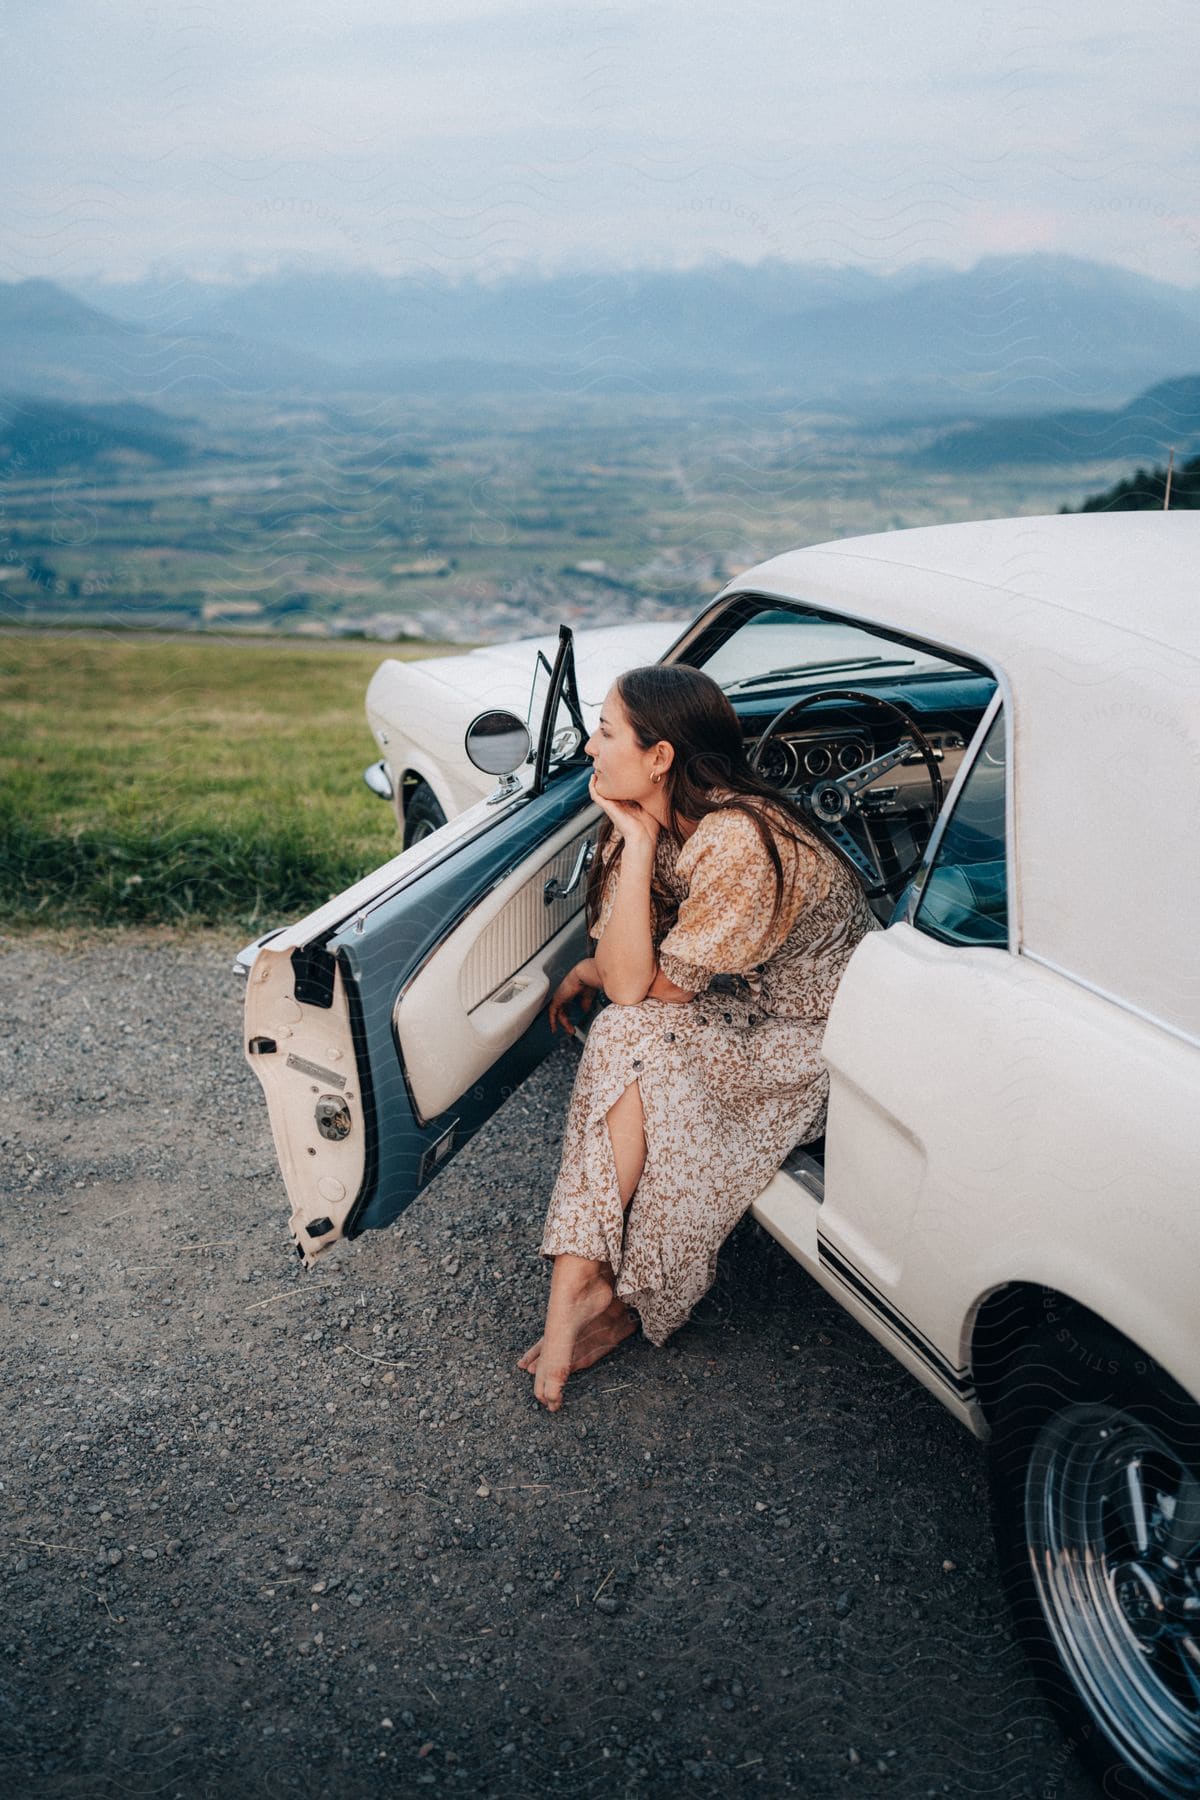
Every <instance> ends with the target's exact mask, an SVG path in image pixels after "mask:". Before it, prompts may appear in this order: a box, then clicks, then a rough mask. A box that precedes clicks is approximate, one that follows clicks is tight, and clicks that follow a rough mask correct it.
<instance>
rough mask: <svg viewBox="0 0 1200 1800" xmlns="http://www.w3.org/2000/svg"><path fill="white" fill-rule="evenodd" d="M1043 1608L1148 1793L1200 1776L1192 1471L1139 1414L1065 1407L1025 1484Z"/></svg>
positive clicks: (1198, 1561) (1199, 1505) (1198, 1588)
mask: <svg viewBox="0 0 1200 1800" xmlns="http://www.w3.org/2000/svg"><path fill="white" fill-rule="evenodd" d="M1025 1528H1026V1542H1027V1544H1028V1546H1029V1555H1030V1562H1031V1568H1032V1572H1033V1579H1034V1583H1035V1586H1036V1588H1037V1593H1038V1598H1039V1600H1040V1601H1041V1605H1042V1610H1043V1612H1044V1614H1045V1616H1046V1620H1047V1623H1048V1625H1049V1627H1050V1631H1051V1633H1052V1635H1053V1638H1054V1641H1055V1645H1056V1647H1057V1649H1058V1653H1059V1655H1060V1657H1061V1658H1062V1661H1063V1663H1064V1665H1065V1667H1066V1669H1067V1671H1068V1673H1069V1674H1070V1676H1071V1679H1072V1681H1073V1682H1074V1684H1075V1687H1076V1688H1077V1689H1078V1691H1079V1693H1080V1695H1081V1696H1082V1698H1083V1701H1084V1703H1085V1705H1086V1706H1087V1708H1088V1710H1089V1712H1090V1713H1091V1715H1092V1717H1093V1718H1094V1720H1095V1721H1096V1724H1097V1725H1098V1726H1099V1727H1100V1729H1101V1731H1103V1733H1104V1734H1105V1736H1106V1737H1107V1738H1108V1740H1109V1742H1110V1743H1111V1744H1112V1745H1113V1746H1114V1748H1115V1749H1116V1750H1117V1751H1118V1752H1119V1753H1120V1755H1121V1756H1122V1757H1123V1758H1124V1759H1125V1761H1126V1762H1127V1763H1128V1764H1129V1766H1130V1768H1132V1769H1134V1770H1135V1771H1136V1772H1137V1773H1138V1775H1140V1776H1141V1778H1142V1780H1143V1781H1144V1782H1145V1783H1146V1785H1147V1786H1148V1787H1150V1788H1151V1789H1152V1791H1153V1792H1155V1793H1158V1794H1162V1795H1164V1796H1167V1797H1168V1800H1191V1797H1192V1796H1194V1795H1195V1794H1196V1791H1197V1783H1198V1781H1200V1476H1198V1475H1197V1473H1196V1472H1195V1471H1194V1470H1192V1469H1190V1468H1188V1467H1187V1466H1186V1465H1185V1464H1184V1463H1183V1462H1182V1461H1181V1460H1180V1458H1179V1456H1178V1454H1177V1453H1176V1452H1175V1451H1174V1450H1173V1449H1172V1448H1171V1446H1170V1445H1169V1444H1168V1443H1167V1442H1166V1440H1165V1439H1164V1438H1163V1437H1162V1436H1161V1435H1160V1434H1159V1433H1158V1432H1157V1431H1156V1430H1155V1429H1154V1428H1153V1426H1151V1425H1149V1424H1148V1423H1146V1422H1145V1421H1144V1420H1142V1419H1138V1418H1135V1417H1133V1416H1132V1415H1131V1414H1129V1413H1125V1412H1121V1411H1119V1410H1117V1409H1116V1408H1114V1407H1111V1406H1101V1405H1087V1406H1072V1407H1068V1408H1066V1409H1065V1410H1064V1411H1063V1412H1061V1413H1058V1414H1056V1415H1055V1416H1054V1418H1052V1419H1050V1420H1048V1421H1047V1423H1046V1424H1045V1425H1044V1426H1043V1427H1042V1430H1041V1432H1040V1433H1039V1435H1038V1438H1037V1441H1036V1443H1035V1445H1034V1448H1033V1454H1032V1456H1031V1457H1030V1462H1029V1469H1028V1473H1027V1476H1026V1483H1025Z"/></svg>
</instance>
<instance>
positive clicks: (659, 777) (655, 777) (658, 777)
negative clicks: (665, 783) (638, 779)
mask: <svg viewBox="0 0 1200 1800" xmlns="http://www.w3.org/2000/svg"><path fill="white" fill-rule="evenodd" d="M650 779H651V781H654V782H659V781H661V780H662V776H661V775H652V776H651V777H650Z"/></svg>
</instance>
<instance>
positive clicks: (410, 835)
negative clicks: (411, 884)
mask: <svg viewBox="0 0 1200 1800" xmlns="http://www.w3.org/2000/svg"><path fill="white" fill-rule="evenodd" d="M445 823H446V815H445V813H444V812H443V811H442V808H441V802H440V801H439V800H438V797H437V795H436V794H435V793H434V791H433V789H432V788H431V787H430V785H429V783H428V782H427V781H418V783H417V785H416V787H415V788H414V789H413V791H412V793H411V794H410V795H409V797H408V805H407V806H406V807H405V809H404V848H405V849H406V850H410V849H411V848H412V846H413V845H414V844H419V843H420V841H421V839H422V838H427V837H428V836H429V834H430V832H431V831H436V830H437V828H438V826H439V825H444V824H445Z"/></svg>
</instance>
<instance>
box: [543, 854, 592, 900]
mask: <svg viewBox="0 0 1200 1800" xmlns="http://www.w3.org/2000/svg"><path fill="white" fill-rule="evenodd" d="M595 854H596V845H595V843H594V841H593V840H592V839H591V838H589V839H588V841H587V843H586V844H583V845H582V846H581V847H580V851H579V855H578V856H577V857H576V858H575V867H574V868H573V869H572V870H571V874H570V877H569V879H568V880H567V881H565V882H560V881H559V879H558V876H557V875H551V877H550V879H549V881H548V882H547V883H546V885H545V887H544V888H543V889H542V898H543V900H544V901H545V902H546V905H547V906H552V905H553V903H554V902H555V901H556V900H565V899H566V897H567V895H568V894H573V893H574V892H575V889H576V888H577V887H578V886H579V883H580V882H581V881H582V880H583V872H584V870H585V869H588V868H590V867H591V863H592V857H593V856H594V855H595Z"/></svg>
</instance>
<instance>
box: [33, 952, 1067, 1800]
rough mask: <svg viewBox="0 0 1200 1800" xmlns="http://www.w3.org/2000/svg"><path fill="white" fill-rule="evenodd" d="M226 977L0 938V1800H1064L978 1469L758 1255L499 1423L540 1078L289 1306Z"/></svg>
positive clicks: (915, 1399) (509, 1367)
mask: <svg viewBox="0 0 1200 1800" xmlns="http://www.w3.org/2000/svg"><path fill="white" fill-rule="evenodd" d="M235 947H236V946H235V945H234V944H233V943H232V942H229V943H226V942H225V941H224V940H222V939H218V938H217V937H205V938H201V939H192V940H185V941H178V942H176V941H173V940H171V939H170V938H169V937H166V936H163V937H154V936H150V937H147V938H145V939H140V940H134V939H131V938H129V937H127V936H120V937H113V938H109V939H101V938H93V939H91V940H85V941H81V942H75V943H71V942H66V941H63V940H56V939H53V938H19V939H17V938H7V939H0V1012H2V1014H3V1026H4V1030H3V1045H2V1050H3V1056H4V1058H5V1063H4V1088H5V1093H6V1102H7V1103H6V1105H5V1107H4V1111H3V1119H2V1121H0V1148H2V1167H3V1174H4V1180H3V1207H4V1210H3V1247H4V1257H3V1270H2V1281H0V1297H2V1304H3V1312H4V1323H5V1327H6V1330H5V1373H6V1376H7V1389H8V1393H7V1399H8V1405H7V1406H6V1408H5V1414H4V1424H3V1433H4V1441H3V1446H2V1455H0V1478H2V1496H0V1497H2V1500H3V1512H2V1514H0V1517H2V1519H3V1533H4V1536H3V1541H2V1542H0V1570H2V1571H3V1577H4V1580H3V1587H2V1592H3V1598H4V1603H3V1612H2V1615H0V1783H2V1784H3V1786H4V1787H5V1788H6V1790H7V1791H8V1792H13V1793H16V1792H22V1793H25V1794H29V1795H54V1796H75V1795H97V1796H100V1795H103V1796H109V1795H113V1796H116V1795H118V1794H119V1795H122V1796H127V1795H134V1796H149V1795H180V1796H186V1797H187V1800H193V1797H194V1796H208V1795H212V1796H222V1797H224V1796H240V1795H263V1796H279V1795H291V1794H301V1795H335V1796H354V1797H355V1800H357V1797H358V1796H371V1795H375V1794H377V1793H378V1794H383V1793H389V1794H394V1793H396V1792H402V1793H406V1792H408V1791H410V1790H417V1789H424V1788H447V1789H449V1790H451V1791H452V1792H459V1793H464V1794H481V1795H486V1794H494V1795H502V1796H508V1795H525V1794H530V1795H533V1794H538V1795H540V1794H563V1795H584V1794H588V1795H590V1794H600V1793H605V1794H607V1793H612V1792H616V1793H622V1794H635V1793H648V1794H657V1793H665V1792H666V1791H667V1790H668V1789H670V1790H671V1791H672V1792H673V1793H679V1794H681V1795H685V1796H686V1795H691V1794H696V1795H704V1794H711V1793H720V1794H730V1795H734V1794H741V1793H743V1792H744V1793H766V1794H777V1793H797V1794H802V1795H809V1796H816V1797H818V1800H819V1797H820V1796H824V1795H834V1794H838V1795H840V1794H842V1793H846V1792H862V1793H874V1792H877V1791H879V1792H886V1793H889V1794H894V1795H913V1796H924V1795H931V1794H957V1795H997V1796H999V1795H1003V1796H1014V1797H1015V1796H1030V1797H1033V1796H1037V1797H1039V1800H1085V1797H1086V1796H1088V1795H1090V1794H1091V1793H1092V1789H1091V1788H1090V1787H1089V1786H1088V1784H1087V1783H1086V1781H1085V1780H1084V1778H1083V1777H1082V1776H1081V1775H1080V1774H1079V1773H1078V1772H1077V1770H1076V1768H1075V1766H1074V1764H1073V1762H1072V1760H1071V1758H1070V1756H1069V1755H1068V1753H1067V1751H1066V1750H1065V1749H1064V1747H1063V1745H1062V1744H1061V1742H1060V1740H1059V1738H1058V1737H1057V1734H1056V1733H1055V1731H1054V1728H1053V1726H1052V1725H1051V1724H1050V1722H1049V1721H1048V1719H1047V1717H1046V1715H1045V1713H1044V1712H1043V1710H1042V1708H1041V1706H1040V1704H1039V1703H1038V1701H1037V1700H1036V1698H1035V1697H1034V1695H1033V1693H1032V1692H1031V1689H1030V1686H1029V1683H1028V1680H1027V1678H1026V1676H1025V1673H1024V1670H1023V1666H1022V1663H1021V1659H1020V1656H1019V1653H1018V1651H1017V1649H1016V1647H1015V1645H1014V1643H1013V1640H1012V1637H1011V1634H1010V1632H1009V1629H1008V1625H1007V1621H1006V1619H1005V1617H1004V1614H1003V1610H1002V1606H1001V1600H1000V1595H999V1592H998V1589H997V1581H996V1574H995V1568H994V1564H993V1558H992V1552H991V1547H990V1540H989V1536H988V1531H987V1527H986V1524H985V1506H984V1484H983V1474H982V1463H981V1455H980V1451H979V1449H978V1447H977V1445H976V1444H975V1442H974V1441H973V1439H972V1438H971V1437H970V1436H969V1435H968V1434H967V1433H966V1432H965V1431H964V1430H963V1429H962V1427H960V1426H959V1425H957V1424H956V1423H955V1422H954V1420H952V1419H951V1418H950V1417H949V1415H948V1414H946V1413H944V1412H943V1411H942V1409H941V1408H940V1407H939V1406H938V1404H937V1403H936V1401H934V1400H933V1399H932V1398H931V1397H930V1396H929V1395H927V1394H926V1393H925V1392H924V1391H923V1390H922V1389H920V1388H919V1387H918V1386H917V1385H916V1384H915V1383H914V1382H913V1381H912V1380H911V1379H910V1378H909V1377H908V1376H907V1375H905V1374H904V1373H903V1371H902V1370H900V1369H899V1368H898V1366H897V1365H896V1364H895V1363H893V1362H892V1360H891V1359H890V1358H889V1357H888V1356H887V1355H886V1353H885V1352H884V1351H883V1350H882V1349H881V1348H879V1347H878V1346H877V1345H876V1344H875V1343H874V1342H873V1341H872V1340H871V1339H870V1338H868V1337H867V1336H866V1335H865V1334H864V1333H863V1332H862V1331H861V1330H860V1329H859V1328H858V1327H857V1326H856V1325H855V1324H854V1323H853V1322H851V1321H850V1320H849V1319H848V1318H847V1317H846V1316H845V1315H844V1314H843V1313H842V1312H841V1311H840V1309H839V1308H838V1307H837V1306H836V1305H835V1304H834V1302H833V1301H832V1300H830V1299H828V1298H827V1297H826V1296H825V1295H824V1294H823V1293H822V1292H821V1290H820V1289H818V1288H817V1287H816V1285H815V1284H814V1283H812V1282H811V1281H810V1280H809V1279H808V1278H807V1277H806V1276H805V1275H804V1274H803V1273H802V1272H801V1271H800V1270H799V1269H798V1268H797V1267H796V1265H795V1264H794V1263H792V1262H791V1261H790V1260H789V1259H788V1258H787V1257H786V1256H785V1255H784V1254H783V1252H782V1251H781V1250H779V1248H778V1247H777V1246H776V1245H775V1244H774V1243H773V1242H772V1241H771V1240H770V1239H769V1238H768V1237H767V1236H766V1234H765V1233H764V1232H762V1231H760V1230H759V1228H758V1227H757V1226H755V1225H754V1224H753V1223H752V1222H751V1221H746V1222H745V1223H743V1225H742V1226H741V1227H739V1229H738V1230H737V1231H736V1232H735V1234H734V1236H733V1237H732V1238H731V1239H730V1241H729V1244H728V1245H727V1246H726V1249H725V1251H724V1253H723V1255H722V1266H721V1272H720V1276H719V1279H718V1282H717V1285H716V1287H715V1288H714V1290H713V1291H712V1293H711V1294H710V1295H709V1296H708V1297H707V1299H706V1300H705V1301H704V1303H703V1304H702V1305H701V1307H700V1308H699V1309H698V1311H697V1313H696V1315H695V1317H694V1318H693V1320H692V1321H691V1322H690V1323H689V1325H688V1326H687V1327H686V1328H685V1329H684V1330H683V1331H681V1332H680V1333H678V1334H677V1336H676V1337H675V1338H674V1339H673V1340H672V1341H671V1343H670V1344H669V1345H668V1346H667V1348H666V1349H665V1350H661V1351H655V1350H654V1349H653V1348H652V1347H651V1346H650V1345H648V1344H646V1343H645V1342H644V1341H642V1340H640V1339H636V1338H635V1339H633V1340H631V1341H630V1343H629V1344H628V1345H626V1346H623V1347H622V1348H621V1349H620V1350H619V1351H618V1352H616V1353H615V1354H614V1355H613V1356H612V1357H611V1358H609V1359H606V1360H605V1361H604V1362H603V1363H601V1364H599V1365H598V1366H597V1367H596V1368H595V1369H593V1370H591V1371H589V1372H587V1373H585V1374H584V1375H582V1376H577V1377H575V1378H574V1379H573V1381H572V1382H571V1384H570V1387H569V1389H568V1397H567V1403H566V1405H565V1407H564V1409H563V1411H562V1412H561V1413H560V1414H558V1415H557V1416H555V1417H551V1416H549V1415H547V1414H545V1413H543V1412H542V1411H541V1410H540V1409H539V1408H538V1407H537V1406H536V1403H535V1402H534V1400H533V1398H532V1388H531V1384H530V1381H529V1379H528V1377H527V1376H525V1375H523V1374H521V1373H520V1372H519V1371H517V1370H516V1369H515V1367H514V1364H515V1359H516V1357H517V1356H518V1355H519V1354H520V1352H521V1351H522V1350H523V1349H524V1348H525V1347H526V1345H527V1344H528V1343H529V1342H530V1341H531V1339H532V1338H533V1337H535V1336H536V1335H537V1333H538V1329H539V1326H540V1320H541V1314H542V1308H543V1305H544V1300H545V1294H546V1288H547V1273H546V1269H545V1267H544V1266H543V1264H542V1263H541V1261H540V1259H539V1257H538V1255H537V1244H538V1239H539V1232H540V1228H541V1221H542V1213H543V1209H544V1206H545V1201H546V1196H547V1194H548V1191H549V1187H550V1184H551V1181H552V1179H553V1175H554V1172H555V1168H556V1161H557V1147H558V1142H559V1137H560V1132H561V1126H562V1119H563V1115H564V1110H565V1106H566V1101H567V1096H568V1093H569V1090H570V1083H571V1078H572V1073H573V1068H574V1059H575V1057H576V1055H577V1052H576V1051H575V1050H574V1048H573V1047H572V1046H570V1045H568V1044H566V1043H563V1045H562V1046H561V1049H560V1050H559V1051H558V1052H556V1054H555V1056H554V1057H552V1058H551V1060H550V1061H549V1062H548V1063H547V1064H546V1065H544V1066H543V1068H542V1069H541V1070H540V1071H539V1072H538V1073H537V1075H535V1076H534V1078H533V1079H532V1080H531V1081H529V1082H528V1083H527V1084H526V1085H525V1087H523V1088H522V1089H521V1090H520V1092H519V1093H517V1094H516V1095H515V1096H514V1097H513V1098H512V1099H511V1100H510V1101H509V1102H508V1103H507V1105H506V1106H505V1107H504V1108H503V1110H502V1111H501V1112H500V1113H499V1114H498V1115H497V1116H496V1118H495V1119H494V1120H493V1122H492V1124H491V1126H490V1127H489V1128H488V1129H487V1130H486V1131H485V1132H483V1133H482V1134H480V1136H479V1137H478V1138H477V1139H476V1140H475V1141H474V1143H473V1144H472V1145H470V1146H469V1147H468V1149H467V1150H466V1151H464V1152H463V1153H462V1155H460V1156H459V1157H458V1159H457V1160H456V1161H455V1162H454V1164H453V1165H452V1166H451V1167H450V1168H449V1169H448V1170H447V1171H446V1172H445V1173H444V1174H443V1175H442V1176H441V1177H440V1178H439V1179H438V1181H437V1183H436V1184H435V1185H434V1186H433V1187H432V1188H430V1189H429V1190H428V1191H427V1192H426V1193H425V1194H424V1195H423V1196H422V1198H421V1199H420V1200H419V1201H418V1202H417V1204H416V1205H415V1206H414V1207H413V1208H412V1209H411V1210H410V1211H409V1212H408V1213H407V1214H406V1215H405V1217H404V1218H403V1219H402V1220H401V1221H400V1222H399V1224H398V1225H396V1226H395V1227H393V1228H392V1229H391V1230H389V1231H387V1232H376V1233H370V1234H368V1235H367V1236H366V1237H364V1238H361V1239H359V1240H358V1241H357V1242H356V1243H354V1244H351V1245H345V1246H342V1247H341V1248H340V1249H339V1250H338V1251H336V1252H334V1253H333V1254H332V1256H330V1257H329V1258H327V1259H326V1261H325V1262H324V1263H323V1264H322V1265H321V1266H320V1267H319V1268H318V1269H317V1270H316V1271H315V1272H314V1273H313V1274H311V1275H305V1274H304V1272H303V1271H302V1270H301V1268H300V1266H299V1264H298V1263H297V1262H296V1260H295V1258H294V1255H293V1252H292V1250H291V1248H290V1246H289V1243H288V1239H287V1232H286V1225H285V1218H286V1210H287V1209H286V1205H285V1201H284V1193H283V1187H282V1182H281V1181H280V1179H279V1177H278V1175H277V1172H276V1167H275V1162H274V1155H273V1151H272V1148H271V1141H270V1134H269V1130H268V1125H267V1118H266V1111H265V1107H264V1106H263V1104H262V1101H261V1096H260V1093H259V1089H258V1086H257V1083H256V1082H255V1081H254V1079H253V1077H252V1075H251V1073H250V1071H249V1069H248V1068H247V1067H246V1065H245V1063H244V1062H243V1060H242V1057H241V1048H240V1013H241V989H240V987H239V985H238V984H237V983H236V982H235V980H234V979H233V977H232V975H231V974H230V973H229V956H230V951H231V950H232V949H233V948H235Z"/></svg>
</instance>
